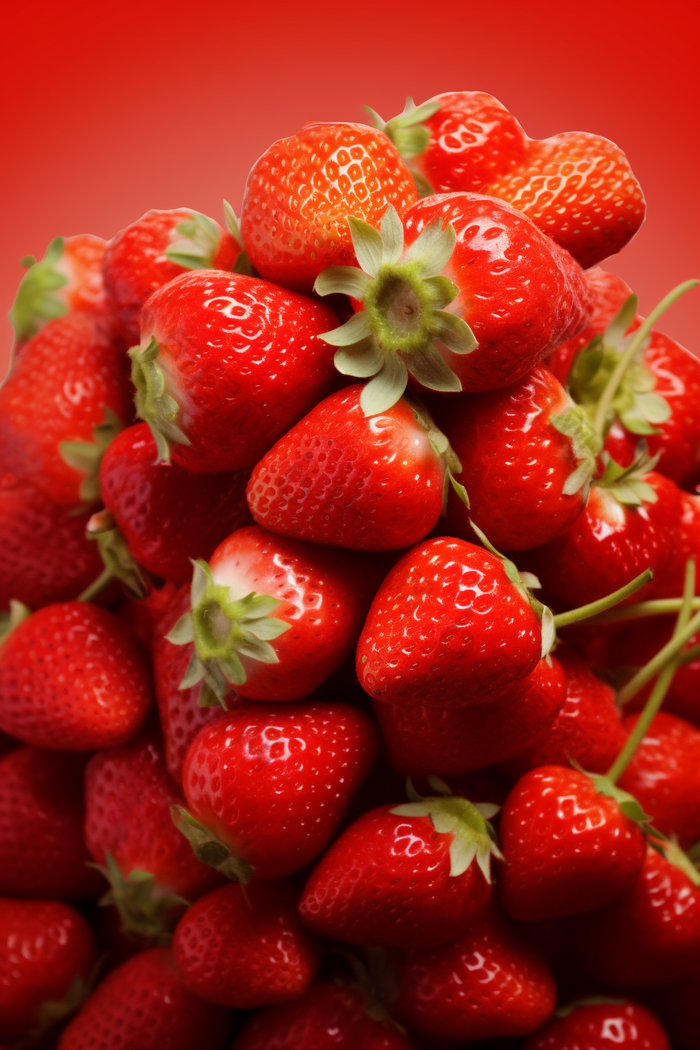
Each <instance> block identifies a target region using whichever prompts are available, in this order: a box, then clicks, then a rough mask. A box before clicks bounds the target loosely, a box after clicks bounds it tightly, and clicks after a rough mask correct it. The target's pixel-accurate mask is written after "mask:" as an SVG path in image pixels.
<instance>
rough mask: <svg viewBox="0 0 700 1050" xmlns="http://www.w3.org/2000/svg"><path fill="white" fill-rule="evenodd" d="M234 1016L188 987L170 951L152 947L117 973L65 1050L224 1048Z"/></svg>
mask: <svg viewBox="0 0 700 1050" xmlns="http://www.w3.org/2000/svg"><path fill="white" fill-rule="evenodd" d="M228 1028H229V1014H228V1012H227V1011H226V1010H224V1009H222V1008H221V1007H220V1006H214V1005H213V1004H212V1003H205V1002H203V1001H202V1000H201V999H198V998H197V997H196V996H195V995H193V994H192V992H190V991H189V990H188V989H187V987H186V986H185V983H184V981H183V980H182V977H181V976H180V974H179V973H178V971H177V970H176V968H175V964H174V963H173V960H172V956H171V954H170V951H169V950H168V949H167V948H150V949H149V950H148V951H145V952H141V953H140V954H139V955H136V956H134V957H133V959H129V960H127V962H125V963H123V964H122V965H121V966H120V967H118V968H117V969H116V970H113V971H112V973H110V974H109V975H108V976H107V977H106V978H105V979H104V981H102V982H101V984H100V985H98V987H97V989H96V990H95V991H94V992H93V993H92V995H91V996H90V998H89V999H88V1000H87V1002H86V1003H85V1005H84V1006H83V1008H82V1010H81V1011H80V1013H79V1014H78V1016H77V1017H76V1018H75V1019H74V1020H73V1021H71V1023H70V1024H69V1025H68V1027H67V1028H66V1030H65V1031H64V1033H63V1035H62V1036H61V1039H60V1041H59V1044H58V1046H59V1048H60V1050H93V1048H94V1047H99V1048H100V1050H122V1048H124V1047H127V1046H128V1047H129V1050H151V1048H153V1047H156V1046H157V1047H163V1048H165V1047H167V1050H192V1047H194V1046H198V1045H199V1046H206V1047H207V1050H223V1047H224V1046H225V1045H226V1036H227V1032H228Z"/></svg>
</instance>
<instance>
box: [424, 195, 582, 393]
mask: <svg viewBox="0 0 700 1050" xmlns="http://www.w3.org/2000/svg"><path fill="white" fill-rule="evenodd" d="M437 218H440V219H441V220H442V223H443V226H446V225H447V224H448V223H452V225H453V227H454V229H455V232H456V234H457V243H456V246H455V249H454V252H453V254H452V258H451V259H450V261H449V263H448V264H447V266H446V267H445V269H444V270H443V274H444V275H445V276H446V277H449V278H450V279H451V280H452V281H454V283H455V284H456V285H457V286H458V288H459V294H458V295H457V298H456V299H455V301H454V303H453V304H452V307H451V309H453V310H454V311H455V312H457V313H458V314H459V315H460V316H463V317H464V320H465V321H466V322H467V324H469V326H470V327H471V329H472V331H473V332H474V335H475V337H476V339H477V340H478V343H479V346H478V347H477V349H475V350H473V351H472V352H471V353H469V354H454V353H452V351H450V350H448V349H447V348H444V349H441V353H442V356H443V357H444V358H445V360H446V361H447V363H448V364H449V366H450V368H451V369H452V370H453V371H454V372H455V374H456V375H457V376H458V377H459V379H460V380H461V383H462V389H463V390H465V391H484V390H495V389H497V388H499V387H503V386H508V384H509V383H514V382H515V381H516V380H518V379H520V378H522V377H523V376H525V375H526V374H527V373H528V372H529V371H530V370H531V369H532V368H534V366H535V365H536V364H537V363H538V361H540V360H541V359H542V358H543V357H544V356H545V355H546V354H548V353H550V352H551V351H552V350H553V349H554V348H555V347H556V346H557V345H558V344H559V343H561V342H563V341H564V340H565V339H570V338H571V337H572V336H574V335H575V334H576V333H577V332H578V331H579V330H580V329H581V328H583V326H584V325H585V323H586V321H587V318H588V311H589V293H588V288H587V285H586V282H585V279H584V276H583V272H582V271H581V270H580V268H579V267H578V265H577V264H576V262H574V260H573V259H572V258H571V257H570V256H569V255H568V254H567V253H566V252H564V251H563V250H562V249H561V248H559V246H558V245H556V244H554V243H553V242H552V241H551V240H550V239H549V238H548V237H546V236H545V235H544V234H542V233H540V231H539V230H538V229H537V228H536V227H535V226H533V224H532V223H531V222H530V221H529V220H528V219H526V218H525V217H524V216H522V215H520V214H519V213H518V212H516V211H514V210H513V209H512V208H510V207H509V206H508V205H506V204H503V203H502V202H501V201H497V200H495V199H494V198H492V197H483V196H479V195H477V194H473V193H448V194H441V195H438V196H436V197H426V198H425V199H424V200H422V201H419V202H418V203H417V204H414V205H413V207H412V208H410V210H409V211H408V213H407V215H406V217H405V220H404V229H405V237H406V244H407V245H410V244H412V243H413V242H414V241H415V240H416V239H417V238H418V237H419V235H420V234H421V233H422V231H423V230H424V229H425V228H426V227H427V226H429V225H430V223H431V222H433V221H434V220H435V219H437Z"/></svg>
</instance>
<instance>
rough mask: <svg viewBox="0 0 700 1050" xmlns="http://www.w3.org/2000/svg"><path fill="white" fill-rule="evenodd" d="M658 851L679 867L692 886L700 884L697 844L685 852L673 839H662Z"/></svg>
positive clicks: (699, 862) (699, 858)
mask: <svg viewBox="0 0 700 1050" xmlns="http://www.w3.org/2000/svg"><path fill="white" fill-rule="evenodd" d="M657 834H658V833H657ZM651 845H653V843H651ZM658 852H659V853H661V855H662V856H663V857H665V858H666V860H667V861H668V862H669V863H670V864H673V865H674V867H676V868H680V870H681V871H682V872H683V874H684V875H686V876H687V877H688V878H689V879H690V881H691V882H692V884H693V886H700V870H698V864H700V855H698V847H697V846H694V847H693V848H692V849H691V850H689V851H688V852H687V853H686V852H684V851H683V850H682V849H681V848H680V846H679V845H678V843H677V842H676V841H675V840H673V839H664V840H663V843H662V845H661V847H660V848H659V849H658Z"/></svg>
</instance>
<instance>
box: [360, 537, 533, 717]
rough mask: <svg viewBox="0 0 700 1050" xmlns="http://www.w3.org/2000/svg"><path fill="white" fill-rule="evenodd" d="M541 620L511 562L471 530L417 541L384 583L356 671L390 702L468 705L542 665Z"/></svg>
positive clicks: (370, 688) (380, 697)
mask: <svg viewBox="0 0 700 1050" xmlns="http://www.w3.org/2000/svg"><path fill="white" fill-rule="evenodd" d="M541 633H542V632H541V629H540V624H539V623H538V619H537V615H536V613H535V611H534V610H533V608H532V607H531V605H530V600H529V598H528V597H527V594H526V592H525V590H524V588H523V587H522V585H518V584H516V583H514V582H512V580H511V579H510V578H509V576H508V575H507V567H506V566H505V564H504V562H503V561H501V560H500V559H499V558H497V557H496V556H495V555H493V554H491V553H490V552H489V551H486V550H483V548H481V547H476V546H474V544H472V543H467V542H466V541H465V540H457V539H435V540H428V541H426V542H425V543H421V544H419V545H418V546H417V547H414V548H413V550H411V551H409V552H408V554H406V555H404V557H403V558H402V559H401V560H400V561H399V562H398V563H397V564H396V565H395V566H394V568H393V569H392V570H391V572H390V573H389V574H388V575H387V577H386V579H385V580H384V582H383V583H382V585H381V587H380V588H379V590H378V592H377V594H376V596H375V599H374V601H373V603H372V607H371V609H370V611H369V615H368V616H367V620H366V622H365V626H364V630H363V632H362V635H361V637H360V643H359V646H358V649H357V675H358V678H359V679H360V684H361V685H362V687H363V689H365V690H366V691H367V692H368V693H369V694H370V695H371V696H372V697H376V698H377V699H378V700H382V701H384V702H386V703H401V704H404V703H409V704H426V705H428V706H431V707H464V706H466V705H468V704H474V703H480V702H483V701H485V700H492V699H493V698H495V697H496V696H498V695H499V694H501V693H504V692H505V690H506V689H508V688H509V687H510V686H513V685H515V683H516V682H518V681H520V680H522V679H523V678H525V677H526V675H528V674H530V672H531V671H533V670H534V669H535V666H536V665H537V662H538V660H539V659H540V655H541V649H542V638H541Z"/></svg>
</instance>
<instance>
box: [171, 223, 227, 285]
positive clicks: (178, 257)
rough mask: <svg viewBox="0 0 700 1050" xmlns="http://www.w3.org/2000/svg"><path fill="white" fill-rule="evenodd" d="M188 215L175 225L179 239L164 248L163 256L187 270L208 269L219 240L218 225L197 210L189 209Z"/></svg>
mask: <svg viewBox="0 0 700 1050" xmlns="http://www.w3.org/2000/svg"><path fill="white" fill-rule="evenodd" d="M190 215H191V216H192V218H191V219H183V221H182V222H179V223H178V224H177V226H176V227H175V233H177V234H178V235H179V238H180V239H179V240H176V241H173V243H172V244H170V245H169V246H168V247H167V248H166V249H165V256H166V258H167V259H169V260H170V262H172V263H176V265H177V266H184V267H185V268H186V269H188V270H210V269H211V268H212V265H213V263H214V257H215V255H216V253H217V252H218V250H219V244H220V241H221V233H220V232H219V227H218V226H217V224H216V223H215V222H214V221H213V220H212V219H210V218H209V216H208V215H203V214H202V213H201V212H199V211H192V210H191V209H190Z"/></svg>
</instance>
